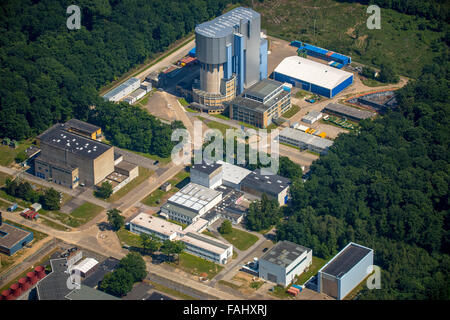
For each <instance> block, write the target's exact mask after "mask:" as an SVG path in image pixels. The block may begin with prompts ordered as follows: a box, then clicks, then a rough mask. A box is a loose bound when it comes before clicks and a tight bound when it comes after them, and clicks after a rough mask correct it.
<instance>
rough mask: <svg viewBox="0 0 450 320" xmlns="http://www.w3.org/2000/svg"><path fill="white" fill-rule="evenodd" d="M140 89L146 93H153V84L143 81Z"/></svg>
mask: <svg viewBox="0 0 450 320" xmlns="http://www.w3.org/2000/svg"><path fill="white" fill-rule="evenodd" d="M140 88H141V89H143V90H144V91H145V93H149V92H150V91H152V84H151V82H148V81H143V82H142V83H141V86H140Z"/></svg>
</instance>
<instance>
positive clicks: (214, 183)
mask: <svg viewBox="0 0 450 320" xmlns="http://www.w3.org/2000/svg"><path fill="white" fill-rule="evenodd" d="M191 182H192V183H196V184H199V185H201V186H204V187H207V188H210V189H214V188H216V187H218V186H220V185H221V184H222V166H221V165H220V164H217V163H211V164H208V163H206V162H203V163H202V164H194V165H192V166H191Z"/></svg>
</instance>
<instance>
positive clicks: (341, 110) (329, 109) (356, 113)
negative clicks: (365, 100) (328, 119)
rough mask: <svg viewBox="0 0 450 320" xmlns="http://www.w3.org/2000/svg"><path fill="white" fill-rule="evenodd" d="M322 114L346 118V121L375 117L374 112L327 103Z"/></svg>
mask: <svg viewBox="0 0 450 320" xmlns="http://www.w3.org/2000/svg"><path fill="white" fill-rule="evenodd" d="M322 112H325V113H328V114H332V115H336V116H338V117H346V118H347V119H349V120H354V121H360V120H364V119H370V118H373V117H375V116H376V115H377V114H376V113H375V112H370V111H366V110H361V109H358V108H353V107H349V106H345V105H343V104H339V103H329V104H328V105H327V106H326V107H325V108H323V110H322Z"/></svg>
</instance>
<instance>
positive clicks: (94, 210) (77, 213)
mask: <svg viewBox="0 0 450 320" xmlns="http://www.w3.org/2000/svg"><path fill="white" fill-rule="evenodd" d="M102 210H103V208H102V207H100V206H97V205H95V204H93V203H90V202H85V203H83V204H82V205H80V206H79V207H78V208H76V209H75V210H74V211H72V213H70V214H66V213H63V212H60V211H48V210H44V209H41V210H39V214H40V215H41V216H43V217H48V218H51V219H53V220H58V221H60V222H61V223H63V224H65V225H67V226H70V227H73V228H77V227H79V226H82V225H84V224H85V223H87V222H88V221H90V220H92V219H93V218H94V217H95V216H97V215H98V214H99V213H100V212H102ZM44 223H45V224H46V225H48V226H49V227H52V228H53V227H54V228H55V229H58V226H57V225H56V224H55V223H54V222H52V221H50V220H47V222H44ZM60 227H62V226H60Z"/></svg>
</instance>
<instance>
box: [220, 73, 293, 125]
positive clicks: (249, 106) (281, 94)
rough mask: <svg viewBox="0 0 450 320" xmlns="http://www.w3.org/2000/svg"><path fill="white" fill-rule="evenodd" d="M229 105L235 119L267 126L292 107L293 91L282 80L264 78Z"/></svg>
mask: <svg viewBox="0 0 450 320" xmlns="http://www.w3.org/2000/svg"><path fill="white" fill-rule="evenodd" d="M227 105H228V106H229V113H230V118H232V119H233V120H237V121H242V122H245V123H248V124H251V125H253V126H256V127H259V128H266V127H267V126H268V125H270V124H271V123H272V122H273V120H275V119H277V118H279V117H281V115H282V114H283V113H285V112H286V111H288V110H289V109H290V108H291V92H290V90H287V89H286V86H284V85H283V83H281V82H278V81H275V80H271V79H263V80H261V81H260V82H258V83H256V84H254V85H253V86H251V87H250V88H248V89H247V90H245V91H244V92H243V93H242V94H241V95H239V96H238V97H236V98H235V99H233V100H232V101H230V102H229V103H227Z"/></svg>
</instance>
